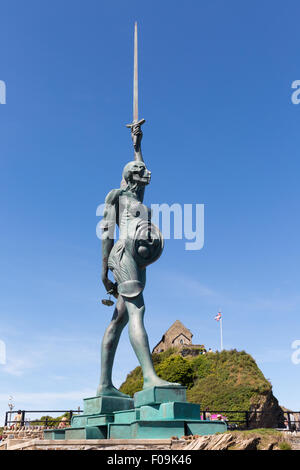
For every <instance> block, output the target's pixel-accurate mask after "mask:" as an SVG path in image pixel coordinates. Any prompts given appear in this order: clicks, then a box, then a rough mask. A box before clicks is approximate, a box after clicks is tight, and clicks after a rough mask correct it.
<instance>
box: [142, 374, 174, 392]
mask: <svg viewBox="0 0 300 470" xmlns="http://www.w3.org/2000/svg"><path fill="white" fill-rule="evenodd" d="M152 387H181V384H178V383H176V382H168V381H167V380H163V379H160V378H159V377H157V376H156V377H153V378H152V379H144V385H143V390H145V389H146V388H152Z"/></svg>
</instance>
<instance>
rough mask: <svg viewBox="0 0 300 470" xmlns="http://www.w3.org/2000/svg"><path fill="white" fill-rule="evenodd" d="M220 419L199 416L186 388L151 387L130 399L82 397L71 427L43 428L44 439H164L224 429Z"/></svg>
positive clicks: (224, 425) (197, 408) (223, 430)
mask: <svg viewBox="0 0 300 470" xmlns="http://www.w3.org/2000/svg"><path fill="white" fill-rule="evenodd" d="M226 430H227V426H226V424H225V423H224V422H223V421H207V420H206V421H204V420H201V419H200V405H197V404H193V403H188V402H187V401H186V387H182V386H169V387H168V386H164V387H151V388H148V389H146V390H142V391H141V392H137V393H136V394H135V395H134V399H131V398H122V397H108V396H98V397H92V398H86V399H85V400H84V414H83V415H75V416H73V418H72V422H71V427H70V428H66V429H64V430H61V429H59V430H47V431H44V437H45V439H55V440H62V439H67V440H72V439H87V440H90V439H168V438H171V437H173V436H174V437H177V438H180V437H182V436H191V435H196V434H197V435H208V434H215V433H216V432H225V431H226Z"/></svg>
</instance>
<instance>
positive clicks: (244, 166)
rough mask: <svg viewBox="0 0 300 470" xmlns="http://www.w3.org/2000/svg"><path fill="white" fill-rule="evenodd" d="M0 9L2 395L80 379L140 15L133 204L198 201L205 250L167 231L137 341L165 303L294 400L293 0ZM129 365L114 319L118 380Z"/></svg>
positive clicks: (121, 155) (88, 369) (58, 390)
mask: <svg viewBox="0 0 300 470" xmlns="http://www.w3.org/2000/svg"><path fill="white" fill-rule="evenodd" d="M0 13H1V16H0V44H1V52H0V80H4V81H5V82H6V85H7V104H6V105H0V123H1V126H0V129H1V131H0V132H1V138H0V154H1V160H0V164H1V171H0V183H1V199H0V204H1V207H0V210H1V232H0V237H1V269H0V285H1V295H0V315H1V324H0V339H2V340H4V341H5V342H6V345H7V365H6V366H0V410H1V416H2V413H3V410H4V409H6V408H7V405H6V404H7V398H8V395H10V394H11V395H13V396H14V397H15V402H16V407H17V408H26V409H29V408H30V409H37V408H43V409H45V408H50V409H54V408H57V407H58V408H62V409H64V408H70V407H75V406H78V405H81V404H82V397H84V396H88V395H93V394H94V393H95V390H96V387H97V382H98V377H99V347H100V342H101V338H102V335H103V332H104V329H105V327H106V325H107V324H108V322H109V319H110V316H111V314H112V310H111V309H108V308H106V307H103V306H102V305H101V303H100V299H101V298H102V297H103V295H104V289H103V287H102V285H101V282H100V272H101V243H100V241H99V240H98V239H97V238H96V234H95V229H96V224H97V222H98V219H97V217H96V208H97V205H98V204H100V203H102V202H103V199H104V197H105V194H106V193H107V192H108V191H109V190H110V189H111V188H113V187H118V185H119V182H120V177H121V170H122V168H123V166H124V164H125V163H126V162H127V161H128V160H129V159H131V156H132V150H131V141H130V136H129V132H128V129H126V127H125V126H124V125H125V124H126V123H127V122H129V121H130V120H131V110H132V39H133V24H134V21H135V20H137V21H138V22H139V31H140V35H139V38H140V109H141V115H142V116H143V117H145V118H146V119H147V123H146V124H145V126H144V140H143V151H144V158H145V161H146V163H147V165H148V166H149V168H150V169H151V170H152V183H151V185H150V187H149V188H148V190H147V196H146V202H147V203H148V204H150V203H162V202H166V203H169V204H172V203H174V202H178V203H194V204H195V203H204V204H205V245H204V248H203V250H201V251H198V252H195V251H185V249H184V242H183V241H178V240H175V241H174V240H173V241H172V240H170V241H168V242H167V243H166V246H165V251H164V253H163V256H162V257H161V259H160V260H159V262H157V263H156V264H154V265H152V266H151V267H150V268H149V270H148V284H147V286H146V290H145V299H146V326H147V329H148V332H149V339H150V344H151V346H152V347H153V346H154V345H155V344H156V343H157V341H158V340H159V339H160V337H161V335H162V334H163V333H164V331H165V330H166V329H167V328H168V327H169V326H170V324H171V323H172V322H173V321H174V320H176V319H179V320H181V321H183V322H184V324H185V325H186V326H187V327H188V328H190V329H191V330H192V332H193V333H194V342H195V343H204V344H205V345H206V346H207V347H212V348H213V349H216V348H218V347H219V330H218V324H217V323H216V322H215V321H214V315H215V314H216V312H217V310H218V309H219V308H221V309H222V311H223V313H224V346H225V348H227V349H229V348H237V349H238V350H242V349H244V350H246V351H247V352H249V353H251V354H252V355H253V356H254V358H255V359H256V360H257V362H258V364H259V366H260V367H261V368H262V370H263V372H264V374H265V376H266V377H267V378H269V379H270V380H271V382H272V384H273V386H274V393H275V395H276V396H277V397H278V399H279V400H280V403H281V404H283V405H285V406H287V407H290V408H292V409H295V408H298V409H300V400H299V386H300V379H299V371H300V365H298V366H296V365H294V364H292V362H291V353H292V350H291V343H292V341H293V340H295V339H300V315H299V297H300V294H299V264H300V259H299V235H300V234H299V229H300V226H299V184H298V178H299V170H300V163H299V122H300V105H299V106H296V105H293V104H292V103H291V92H292V90H291V84H292V82H293V81H294V80H297V79H300V67H299V64H300V62H299V40H300V30H299V14H300V6H299V2H297V1H293V0H289V1H288V2H281V1H274V0H272V1H271V0H269V1H267V0H262V1H261V0H260V1H258V0H256V1H249V0H248V1H243V2H241V1H240V0H228V1H221V0H212V1H210V2H208V1H205V2H204V1H199V0H194V1H191V0H187V1H186V2H184V3H182V2H174V1H170V0H164V1H163V2H161V1H156V0H153V1H152V2H140V1H131V2H124V1H114V2H104V1H100V0H85V1H83V0H64V1H63V2H61V1H58V0H51V1H49V0H43V1H42V2H41V1H40V0H27V1H26V2H23V1H21V0H18V1H17V0H9V1H8V0H6V1H3V2H2V4H1V12H0ZM136 364H137V361H136V358H135V356H134V354H133V352H132V350H131V347H130V344H129V340H128V336H127V331H125V332H124V335H123V337H122V340H121V343H120V349H119V352H118V355H117V364H116V368H115V382H116V384H117V385H119V384H120V383H121V382H122V381H123V380H124V379H125V377H126V374H127V372H129V371H130V370H131V369H132V368H133V367H134V366H135V365H136Z"/></svg>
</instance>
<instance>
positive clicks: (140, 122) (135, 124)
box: [126, 119, 146, 129]
mask: <svg viewBox="0 0 300 470" xmlns="http://www.w3.org/2000/svg"><path fill="white" fill-rule="evenodd" d="M145 122H146V120H145V119H140V120H139V121H137V122H135V121H134V122H132V123H131V124H126V127H129V129H132V128H133V127H135V126H142V125H143V124H144V123H145Z"/></svg>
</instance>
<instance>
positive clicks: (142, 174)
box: [123, 161, 151, 186]
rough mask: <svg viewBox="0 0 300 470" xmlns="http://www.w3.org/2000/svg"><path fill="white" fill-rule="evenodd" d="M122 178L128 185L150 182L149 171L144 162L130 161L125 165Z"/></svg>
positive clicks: (143, 184) (141, 184)
mask: <svg viewBox="0 0 300 470" xmlns="http://www.w3.org/2000/svg"><path fill="white" fill-rule="evenodd" d="M123 178H124V180H125V181H126V183H127V185H128V186H146V185H147V184H149V183H150V179H151V171H149V170H147V168H146V165H145V163H144V162H139V161H132V162H129V163H127V165H125V167H124V170H123Z"/></svg>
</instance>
